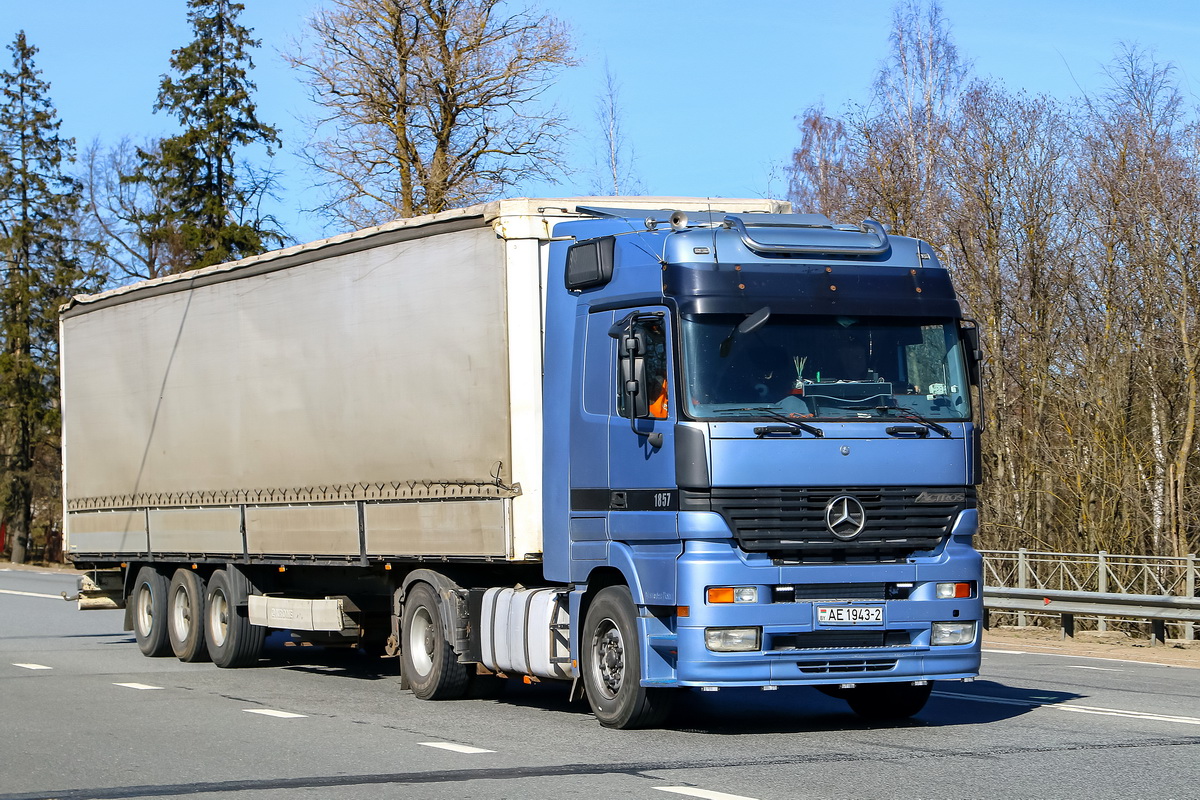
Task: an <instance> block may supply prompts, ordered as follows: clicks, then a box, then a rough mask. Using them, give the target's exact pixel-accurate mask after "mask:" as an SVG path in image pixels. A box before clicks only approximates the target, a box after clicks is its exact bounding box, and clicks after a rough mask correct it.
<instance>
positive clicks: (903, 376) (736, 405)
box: [682, 314, 971, 420]
mask: <svg viewBox="0 0 1200 800" xmlns="http://www.w3.org/2000/svg"><path fill="white" fill-rule="evenodd" d="M760 316H761V314H760ZM747 319H748V316H747V315H730V314H701V315H689V316H685V317H684V318H683V321H682V333H683V351H684V352H683V363H684V371H685V380H686V391H685V393H684V397H685V398H686V403H687V411H688V414H689V415H690V416H691V417H693V418H696V419H734V418H739V417H740V418H746V419H762V418H771V417H774V416H776V415H778V414H783V415H786V416H789V417H793V418H812V419H819V420H820V419H824V420H862V419H879V418H881V417H885V416H904V415H905V412H907V413H908V414H915V415H919V416H921V417H926V418H928V419H935V420H965V419H969V418H970V413H971V412H970V398H969V395H968V388H967V372H966V369H965V365H964V362H963V347H962V344H961V342H960V339H959V335H958V326H957V323H956V322H955V321H954V320H947V319H917V320H914V319H901V318H893V317H849V316H800V315H784V314H771V315H770V316H769V317H768V318H767V320H766V322H765V323H761V322H760V323H759V324H757V325H746V324H744V323H745V321H746V320H747ZM739 326H740V329H739Z"/></svg>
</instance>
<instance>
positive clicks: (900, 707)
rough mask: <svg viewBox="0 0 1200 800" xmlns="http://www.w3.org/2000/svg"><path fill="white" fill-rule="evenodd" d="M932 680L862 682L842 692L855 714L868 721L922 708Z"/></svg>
mask: <svg viewBox="0 0 1200 800" xmlns="http://www.w3.org/2000/svg"><path fill="white" fill-rule="evenodd" d="M932 690H933V685H932V683H926V684H925V685H924V686H913V685H912V684H911V683H864V684H859V685H858V686H855V687H854V688H853V689H847V690H844V691H845V694H844V695H842V696H843V697H844V698H845V700H846V702H847V703H849V704H850V708H851V709H853V711H854V713H855V714H858V715H859V716H860V717H862V718H863V719H869V720H879V721H884V720H898V719H908V718H909V717H911V716H912V715H913V714H916V713H917V712H919V711H920V710H921V709H922V708H924V707H925V703H926V702H928V700H929V693H930V692H931V691H932Z"/></svg>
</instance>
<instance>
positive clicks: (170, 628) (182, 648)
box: [167, 568, 209, 662]
mask: <svg viewBox="0 0 1200 800" xmlns="http://www.w3.org/2000/svg"><path fill="white" fill-rule="evenodd" d="M204 589H205V586H204V579H203V578H201V577H200V576H199V575H198V574H196V573H195V572H193V571H192V570H190V569H182V568H181V569H177V570H175V574H174V575H173V576H172V577H171V586H170V588H169V589H168V590H167V636H168V638H169V639H170V640H171V651H172V652H174V653H175V657H176V658H178V659H179V660H180V661H185V662H195V661H208V658H209V656H208V647H207V646H206V645H205V643H204Z"/></svg>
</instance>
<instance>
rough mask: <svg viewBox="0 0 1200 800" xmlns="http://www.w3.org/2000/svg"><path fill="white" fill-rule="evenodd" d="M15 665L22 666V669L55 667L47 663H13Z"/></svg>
mask: <svg viewBox="0 0 1200 800" xmlns="http://www.w3.org/2000/svg"><path fill="white" fill-rule="evenodd" d="M13 666H14V667H20V668H21V669H54V667H47V666H46V665H45V664H13Z"/></svg>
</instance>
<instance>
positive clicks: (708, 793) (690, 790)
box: [650, 786, 754, 800]
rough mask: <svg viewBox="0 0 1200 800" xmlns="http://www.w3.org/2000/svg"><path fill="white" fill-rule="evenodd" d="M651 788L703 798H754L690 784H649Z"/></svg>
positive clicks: (707, 799) (717, 799)
mask: <svg viewBox="0 0 1200 800" xmlns="http://www.w3.org/2000/svg"><path fill="white" fill-rule="evenodd" d="M650 788H651V789H657V790H658V791H660V792H672V793H673V794H685V795H687V796H688V797H700V798H703V800H754V798H753V797H746V796H745V795H740V794H726V793H725V792H714V791H713V790H712V789H696V788H694V787H691V786H651V787H650Z"/></svg>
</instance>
